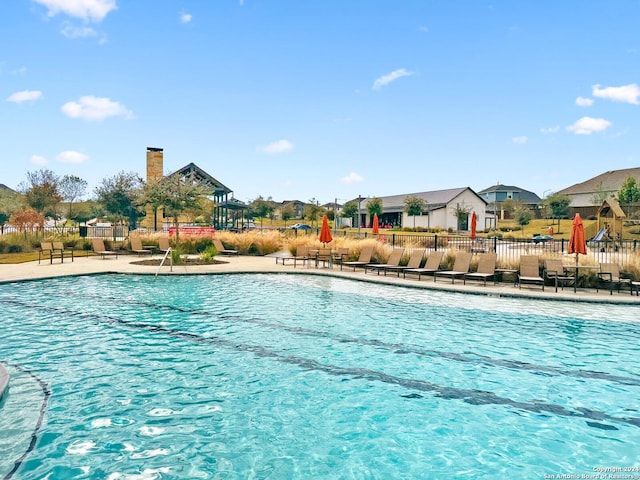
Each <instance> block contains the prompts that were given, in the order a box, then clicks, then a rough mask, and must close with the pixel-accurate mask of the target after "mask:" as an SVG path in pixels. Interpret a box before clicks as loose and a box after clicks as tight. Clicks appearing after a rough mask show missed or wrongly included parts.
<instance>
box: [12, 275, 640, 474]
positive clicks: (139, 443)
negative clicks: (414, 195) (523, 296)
mask: <svg viewBox="0 0 640 480" xmlns="http://www.w3.org/2000/svg"><path fill="white" fill-rule="evenodd" d="M0 305H1V308H2V311H3V315H2V317H3V322H2V330H1V331H0V362H4V363H5V364H6V365H7V366H8V369H9V371H10V373H11V382H10V386H9V389H8V391H7V393H6V395H5V398H4V399H3V400H2V403H0V405H1V406H0V478H20V479H36V478H37V479H40V478H51V479H57V478H109V479H120V478H136V479H138V478H225V479H236V478H237V479H245V478H273V479H283V478H345V479H346V478H380V479H382V478H403V479H405V478H415V479H418V478H454V477H455V478H459V477H467V478H503V477H504V478H507V477H508V478H522V479H526V478H536V479H538V478H543V476H544V475H554V476H555V475H557V474H566V475H569V474H578V475H582V474H593V473H594V469H598V468H606V467H620V468H629V469H633V468H635V467H636V466H638V465H640V453H639V452H640V450H639V449H638V445H640V405H639V400H638V399H640V369H639V368H638V366H637V358H638V353H639V350H640V341H639V340H640V325H639V324H638V323H636V318H637V310H636V309H635V307H629V306H615V305H593V304H589V305H580V304H577V303H571V302H553V301H544V302H543V301H528V300H518V299H504V298H493V297H484V296H475V295H463V294H453V293H445V292H435V291H423V290H419V289H411V288H403V287H392V286H383V285H374V284H370V283H365V282H357V281H351V280H344V279H336V278H330V277H317V276H306V275H286V274H280V275H277V274H271V275H268V274H253V275H244V274H237V275H213V276H170V277H169V276H167V277H158V278H154V277H151V276H134V275H97V276H86V277H74V278H65V279H51V280H45V281H32V282H23V283H14V284H4V285H0ZM605 319H606V320H607V321H603V320H605ZM614 320H615V321H614ZM638 473H640V472H638Z"/></svg>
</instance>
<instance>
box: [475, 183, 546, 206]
mask: <svg viewBox="0 0 640 480" xmlns="http://www.w3.org/2000/svg"><path fill="white" fill-rule="evenodd" d="M492 192H519V193H520V198H519V199H518V200H520V201H521V202H522V203H525V204H535V205H537V204H538V203H540V202H541V201H542V199H541V198H540V197H539V196H538V195H537V194H535V193H533V192H530V191H529V190H525V189H524V188H520V187H516V186H515V185H502V184H498V185H492V186H490V187H489V188H485V189H484V190H480V191H479V192H478V195H483V194H485V193H492Z"/></svg>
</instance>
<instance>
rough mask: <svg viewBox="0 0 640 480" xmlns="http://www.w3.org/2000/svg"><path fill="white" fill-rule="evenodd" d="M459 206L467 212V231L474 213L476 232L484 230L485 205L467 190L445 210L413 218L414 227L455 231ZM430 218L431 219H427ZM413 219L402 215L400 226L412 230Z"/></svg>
mask: <svg viewBox="0 0 640 480" xmlns="http://www.w3.org/2000/svg"><path fill="white" fill-rule="evenodd" d="M457 204H460V206H461V207H463V208H465V209H470V210H469V230H471V215H472V214H473V212H476V216H477V217H478V220H477V223H476V225H477V229H478V231H482V230H484V225H485V217H486V212H485V210H486V204H485V202H484V201H483V200H482V199H481V198H479V197H478V196H477V195H475V194H474V193H473V192H471V191H469V190H465V191H464V192H462V193H461V194H460V195H459V196H457V197H456V198H455V199H453V200H452V201H451V202H449V204H448V205H447V206H446V208H440V209H438V210H433V211H431V212H430V215H429V216H427V215H418V216H416V217H415V220H416V227H424V228H441V229H443V230H447V229H449V228H451V229H453V230H456V229H457V228H458V219H457V217H456V215H455V209H456V205H457ZM429 217H431V218H429ZM413 219H414V217H411V216H409V215H407V214H406V212H405V213H403V214H402V226H403V227H408V228H413Z"/></svg>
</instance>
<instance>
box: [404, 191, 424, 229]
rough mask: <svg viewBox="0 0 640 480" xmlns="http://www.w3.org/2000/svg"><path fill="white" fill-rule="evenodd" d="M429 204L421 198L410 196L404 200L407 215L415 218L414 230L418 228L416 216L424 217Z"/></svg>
mask: <svg viewBox="0 0 640 480" xmlns="http://www.w3.org/2000/svg"><path fill="white" fill-rule="evenodd" d="M426 204H427V202H425V201H424V199H422V198H420V197H416V196H413V195H410V196H408V197H406V198H405V199H404V211H405V212H407V215H409V216H410V217H413V228H414V229H415V228H416V216H418V215H422V212H424V210H425V208H426Z"/></svg>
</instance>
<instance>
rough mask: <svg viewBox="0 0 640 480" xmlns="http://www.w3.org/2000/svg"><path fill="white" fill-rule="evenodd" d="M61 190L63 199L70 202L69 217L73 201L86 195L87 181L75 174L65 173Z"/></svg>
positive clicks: (61, 182)
mask: <svg viewBox="0 0 640 480" xmlns="http://www.w3.org/2000/svg"><path fill="white" fill-rule="evenodd" d="M59 191H60V196H61V197H62V200H64V201H65V202H67V203H68V204H69V213H68V214H67V218H71V215H72V207H73V202H75V201H76V200H79V199H80V198H82V197H83V196H84V194H85V193H86V191H87V181H86V180H83V179H82V178H80V177H76V176H75V175H65V176H64V177H62V179H61V180H60V184H59Z"/></svg>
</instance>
